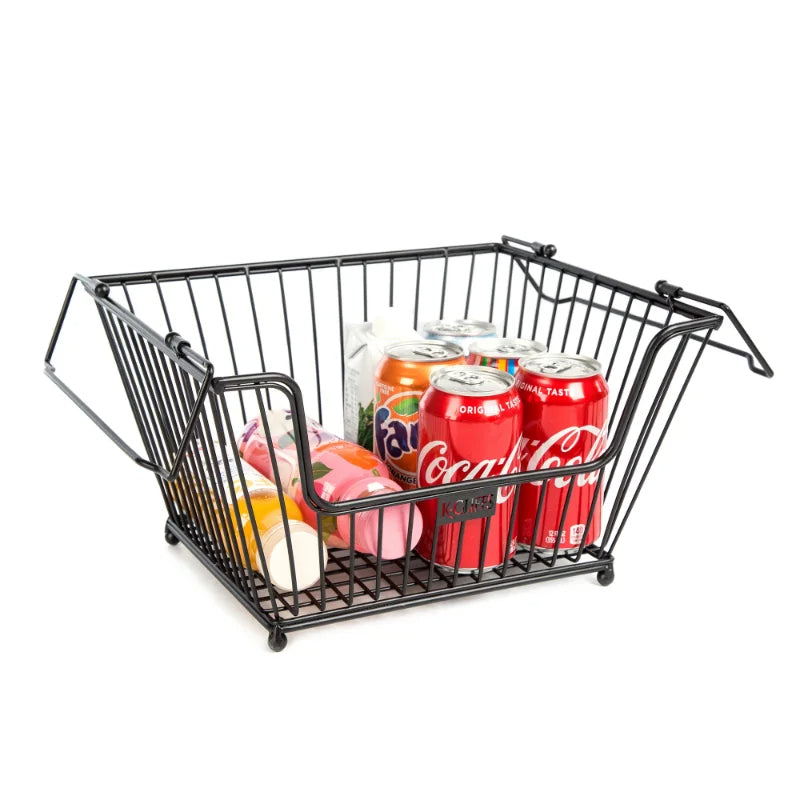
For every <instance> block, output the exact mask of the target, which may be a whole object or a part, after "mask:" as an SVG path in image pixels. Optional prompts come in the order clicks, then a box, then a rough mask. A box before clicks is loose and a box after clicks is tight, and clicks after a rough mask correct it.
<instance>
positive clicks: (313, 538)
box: [261, 519, 328, 592]
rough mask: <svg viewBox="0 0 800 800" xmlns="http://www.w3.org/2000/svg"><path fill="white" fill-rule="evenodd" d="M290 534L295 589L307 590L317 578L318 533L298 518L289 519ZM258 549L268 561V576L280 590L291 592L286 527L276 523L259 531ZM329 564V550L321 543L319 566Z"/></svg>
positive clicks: (323, 566)
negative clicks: (295, 581)
mask: <svg viewBox="0 0 800 800" xmlns="http://www.w3.org/2000/svg"><path fill="white" fill-rule="evenodd" d="M288 527H289V536H291V538H292V555H293V556H294V570H295V576H296V578H297V591H300V590H301V589H308V588H309V587H310V586H313V585H314V584H315V583H317V582H318V581H319V579H320V568H319V547H320V545H319V541H318V537H317V532H316V531H315V530H314V529H313V528H312V527H310V526H309V525H306V523H305V522H300V520H296V519H290V520H289V522H288ZM261 548H262V550H263V551H264V559H265V560H266V562H267V570H268V571H269V579H270V582H271V583H272V585H273V586H274V587H275V588H276V589H277V590H278V591H279V592H291V591H292V569H291V562H290V560H289V547H288V545H287V542H286V529H285V527H284V523H283V522H278V523H277V524H276V525H273V526H272V527H271V528H269V529H268V530H267V531H265V532H264V533H262V534H261ZM327 564H328V550H327V548H326V547H325V544H324V542H323V543H322V569H323V570H324V569H325V567H326V566H327Z"/></svg>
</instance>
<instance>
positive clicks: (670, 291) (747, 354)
mask: <svg viewBox="0 0 800 800" xmlns="http://www.w3.org/2000/svg"><path fill="white" fill-rule="evenodd" d="M656 291H657V292H658V293H659V294H661V295H664V296H665V297H668V298H672V299H675V300H678V299H682V300H689V301H691V302H693V303H700V304H701V305H704V306H710V307H711V308H718V309H719V310H720V311H722V312H723V313H724V314H725V316H726V317H727V318H728V319H729V320H730V322H731V324H732V325H733V327H734V328H735V329H736V332H737V333H738V334H739V336H740V337H741V338H742V341H743V342H744V343H745V345H747V350H740V349H738V348H736V347H731V346H730V345H727V344H724V343H722V342H716V341H709V343H708V345H709V347H716V348H718V349H720V350H727V351H728V352H729V353H734V354H735V355H738V356H742V357H743V358H746V359H747V363H748V366H749V367H750V370H751V372H755V373H756V375H763V376H764V377H765V378H771V377H772V376H773V375H774V374H775V373H774V371H773V369H772V367H770V365H769V364H768V363H767V360H766V359H765V358H764V356H763V355H762V354H761V351H760V350H759V349H758V348H757V347H756V345H755V342H754V341H753V339H752V337H751V336H750V334H749V333H748V332H747V331H746V330H745V327H744V325H742V323H741V322H740V321H739V318H738V317H737V316H736V314H734V313H733V310H732V309H731V307H730V306H728V305H727V304H725V303H721V302H719V300H712V299H711V298H709V297H703V296H702V295H699V294H694V293H693V292H687V291H685V290H684V289H683V287H681V286H676V285H675V284H674V283H669V282H668V281H658V282H657V283H656ZM756 362H757V363H756Z"/></svg>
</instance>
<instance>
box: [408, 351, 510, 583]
mask: <svg viewBox="0 0 800 800" xmlns="http://www.w3.org/2000/svg"><path fill="white" fill-rule="evenodd" d="M521 435H522V405H521V403H520V398H519V395H518V394H517V390H516V389H515V388H514V378H513V377H512V376H511V375H509V374H508V373H507V372H503V371H501V370H498V369H494V368H493V367H479V366H472V365H467V366H451V367H441V368H439V369H437V370H436V371H435V372H434V373H433V374H432V375H431V385H430V388H429V389H428V390H427V391H426V392H425V394H424V395H423V396H422V400H421V401H420V407H419V457H418V464H417V479H418V485H419V487H420V488H423V487H426V486H441V485H444V484H451V483H457V482H460V481H467V480H477V479H480V478H489V477H492V476H494V475H509V474H511V473H514V472H519V464H520V447H521V441H520V437H521ZM514 488H515V487H514V486H501V487H499V488H497V489H496V490H485V489H484V490H478V491H472V492H470V491H465V492H463V493H461V494H458V495H454V496H443V497H441V498H435V499H431V500H423V501H421V502H420V504H419V509H420V512H421V514H422V521H423V529H422V537H421V538H420V541H419V543H418V544H417V552H418V553H419V554H420V555H421V556H422V557H423V558H425V559H427V560H428V561H433V562H434V564H436V565H437V566H439V567H443V568H444V569H446V570H448V571H457V572H471V571H472V570H476V569H480V568H481V567H484V568H487V569H490V568H492V567H496V566H499V565H500V564H502V563H503V561H504V559H505V554H506V545H507V544H508V550H509V556H511V555H513V554H514V552H515V540H514V533H513V531H509V523H510V521H511V519H510V517H511V507H512V505H513V500H514ZM487 517H488V518H489V519H487ZM462 526H463V530H464V533H463V536H460V531H461V528H462ZM437 530H438V533H437ZM484 531H485V536H484ZM509 536H511V542H510V544H509V543H508V538H509ZM459 539H460V544H459ZM434 541H435V544H434ZM434 548H435V552H434Z"/></svg>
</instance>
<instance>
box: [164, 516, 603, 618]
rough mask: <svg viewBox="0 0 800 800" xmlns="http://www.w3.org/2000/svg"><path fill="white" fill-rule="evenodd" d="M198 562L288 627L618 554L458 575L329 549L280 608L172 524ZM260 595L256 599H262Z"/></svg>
mask: <svg viewBox="0 0 800 800" xmlns="http://www.w3.org/2000/svg"><path fill="white" fill-rule="evenodd" d="M167 526H168V529H169V530H171V531H172V532H173V533H174V534H175V535H176V536H177V537H178V538H179V539H180V540H181V541H183V542H184V543H185V544H186V545H187V546H188V547H189V549H190V550H192V552H193V553H194V555H196V556H197V557H198V558H199V559H200V561H202V562H203V563H204V565H205V566H206V567H207V568H208V569H209V570H210V571H211V572H212V573H213V574H214V575H215V576H216V577H217V578H218V579H219V580H220V581H221V582H222V583H223V584H225V586H226V587H227V588H228V589H229V590H230V591H231V592H232V593H233V594H234V595H236V597H237V598H238V599H239V601H240V602H241V603H242V604H243V605H244V606H245V607H246V608H248V610H249V611H250V612H251V613H252V614H253V615H254V616H255V617H256V618H257V619H258V620H259V621H260V622H261V623H262V624H263V625H265V626H266V627H268V628H272V627H274V626H280V627H282V628H285V629H287V630H288V629H290V628H300V627H309V626H312V625H320V624H323V623H326V622H333V621H335V620H336V619H342V618H347V617H355V616H364V615H367V614H371V613H376V612H378V611H382V610H384V609H387V608H391V607H396V606H399V605H414V604H417V603H421V602H426V601H431V600H437V599H444V598H447V597H451V596H455V595H457V594H471V593H476V592H481V591H489V590H492V589H499V588H502V587H504V586H510V585H515V584H520V583H529V582H534V581H540V580H547V579H550V578H557V577H563V576H567V575H571V574H580V573H591V572H598V571H599V570H601V569H603V568H606V567H610V566H611V565H612V564H613V559H612V558H611V557H610V556H608V555H607V554H605V553H603V552H601V551H600V550H599V549H598V548H596V547H588V548H587V549H586V550H585V551H584V552H583V553H582V554H581V556H580V558H578V559H576V558H575V556H571V557H570V556H569V555H567V554H564V555H563V556H562V555H559V557H558V558H557V559H556V562H555V564H554V565H552V566H551V565H550V564H549V563H548V562H547V561H545V560H544V559H543V558H542V557H540V556H539V555H537V554H534V556H533V558H532V559H531V561H530V565H529V553H528V552H527V551H519V552H518V553H517V554H516V555H515V556H512V557H510V558H509V560H508V563H507V564H506V567H505V571H504V570H503V567H494V568H487V569H484V570H483V572H482V574H481V573H479V571H478V570H475V571H473V572H469V573H464V574H459V575H454V574H452V573H447V572H445V571H444V570H441V569H439V568H437V567H435V566H434V567H431V564H430V563H429V562H428V561H426V560H425V559H423V558H422V557H421V556H419V555H417V554H416V553H413V552H412V554H411V556H410V558H409V559H408V564H406V559H405V558H401V559H395V560H385V561H381V563H380V565H379V564H378V560H377V558H376V557H375V556H372V555H369V554H366V553H358V552H354V553H353V554H352V567H351V553H350V551H349V550H347V549H333V548H332V549H330V550H329V551H328V566H327V569H326V570H325V576H324V582H320V584H318V585H316V586H313V587H311V588H309V589H305V590H303V591H299V592H298V593H297V603H296V604H295V602H294V594H293V593H292V592H291V591H288V592H279V591H277V590H276V589H273V596H274V598H275V608H277V614H276V612H275V608H273V604H272V600H271V598H270V590H269V587H268V586H267V584H266V582H265V581H264V579H263V577H262V576H261V575H260V574H259V573H255V574H254V575H253V576H252V578H251V577H250V576H249V575H246V574H245V575H244V576H243V577H242V582H243V583H244V585H245V591H243V590H242V588H241V586H240V585H238V583H237V582H236V580H234V578H233V577H231V576H232V575H237V574H241V573H237V567H236V565H235V563H234V562H233V561H232V560H231V559H230V558H229V557H228V556H227V554H220V553H219V552H215V551H216V548H211V547H210V546H209V545H210V541H209V540H208V539H206V538H205V537H204V536H203V535H202V534H199V533H198V532H197V530H196V529H195V528H194V527H193V526H192V527H191V528H190V529H189V530H187V529H186V528H183V527H179V526H177V525H176V524H175V523H173V522H168V523H167ZM254 595H255V597H256V598H257V599H258V602H257V603H256V602H255V600H254Z"/></svg>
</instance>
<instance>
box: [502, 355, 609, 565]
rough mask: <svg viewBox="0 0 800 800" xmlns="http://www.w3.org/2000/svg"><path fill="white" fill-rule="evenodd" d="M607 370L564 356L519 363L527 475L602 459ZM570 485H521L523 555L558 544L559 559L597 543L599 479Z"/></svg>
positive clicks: (581, 476)
mask: <svg viewBox="0 0 800 800" xmlns="http://www.w3.org/2000/svg"><path fill="white" fill-rule="evenodd" d="M601 370H602V368H601V366H600V363H599V362H598V361H596V360H595V359H593V358H587V357H585V356H573V355H565V354H563V353H555V354H553V353H550V354H542V355H537V356H531V357H530V358H524V359H522V360H521V361H520V362H519V369H518V370H517V374H516V377H515V384H516V387H517V391H518V392H519V396H520V399H521V401H522V417H523V429H522V464H521V469H522V472H526V471H528V470H537V469H551V468H555V467H566V466H574V465H576V464H585V463H587V462H589V461H594V460H595V459H596V458H599V457H600V455H602V453H603V451H604V450H605V447H606V436H607V430H608V386H607V384H606V382H605V380H604V379H603V376H602V374H601ZM572 477H573V476H566V477H560V478H551V479H550V480H548V481H547V482H546V483H547V486H546V488H543V483H544V482H543V481H533V482H531V483H523V484H521V486H520V497H519V503H518V508H517V517H516V527H517V539H518V542H519V544H520V546H521V547H530V546H531V545H533V547H534V548H535V549H536V550H539V551H543V552H552V551H553V550H554V549H555V548H556V543H558V551H559V552H560V553H569V552H575V551H576V550H578V549H579V548H580V547H581V546H586V545H589V544H592V543H593V542H595V541H596V540H597V539H598V537H599V536H600V526H601V514H600V511H601V505H602V500H603V498H602V487H600V486H599V485H598V477H599V471H598V470H595V471H593V472H591V473H578V474H577V475H575V476H574V482H573V481H572ZM570 482H573V486H572V491H571V492H570V489H569V487H570ZM543 492H544V498H542V493H543ZM595 495H597V497H596V499H595ZM568 497H569V504H568V505H567V498H568ZM592 504H594V508H592ZM565 506H566V513H565V511H564V509H565ZM590 513H591V518H590ZM587 524H588V526H589V529H588V532H587V529H586V526H587ZM534 528H535V529H536V530H534Z"/></svg>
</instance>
